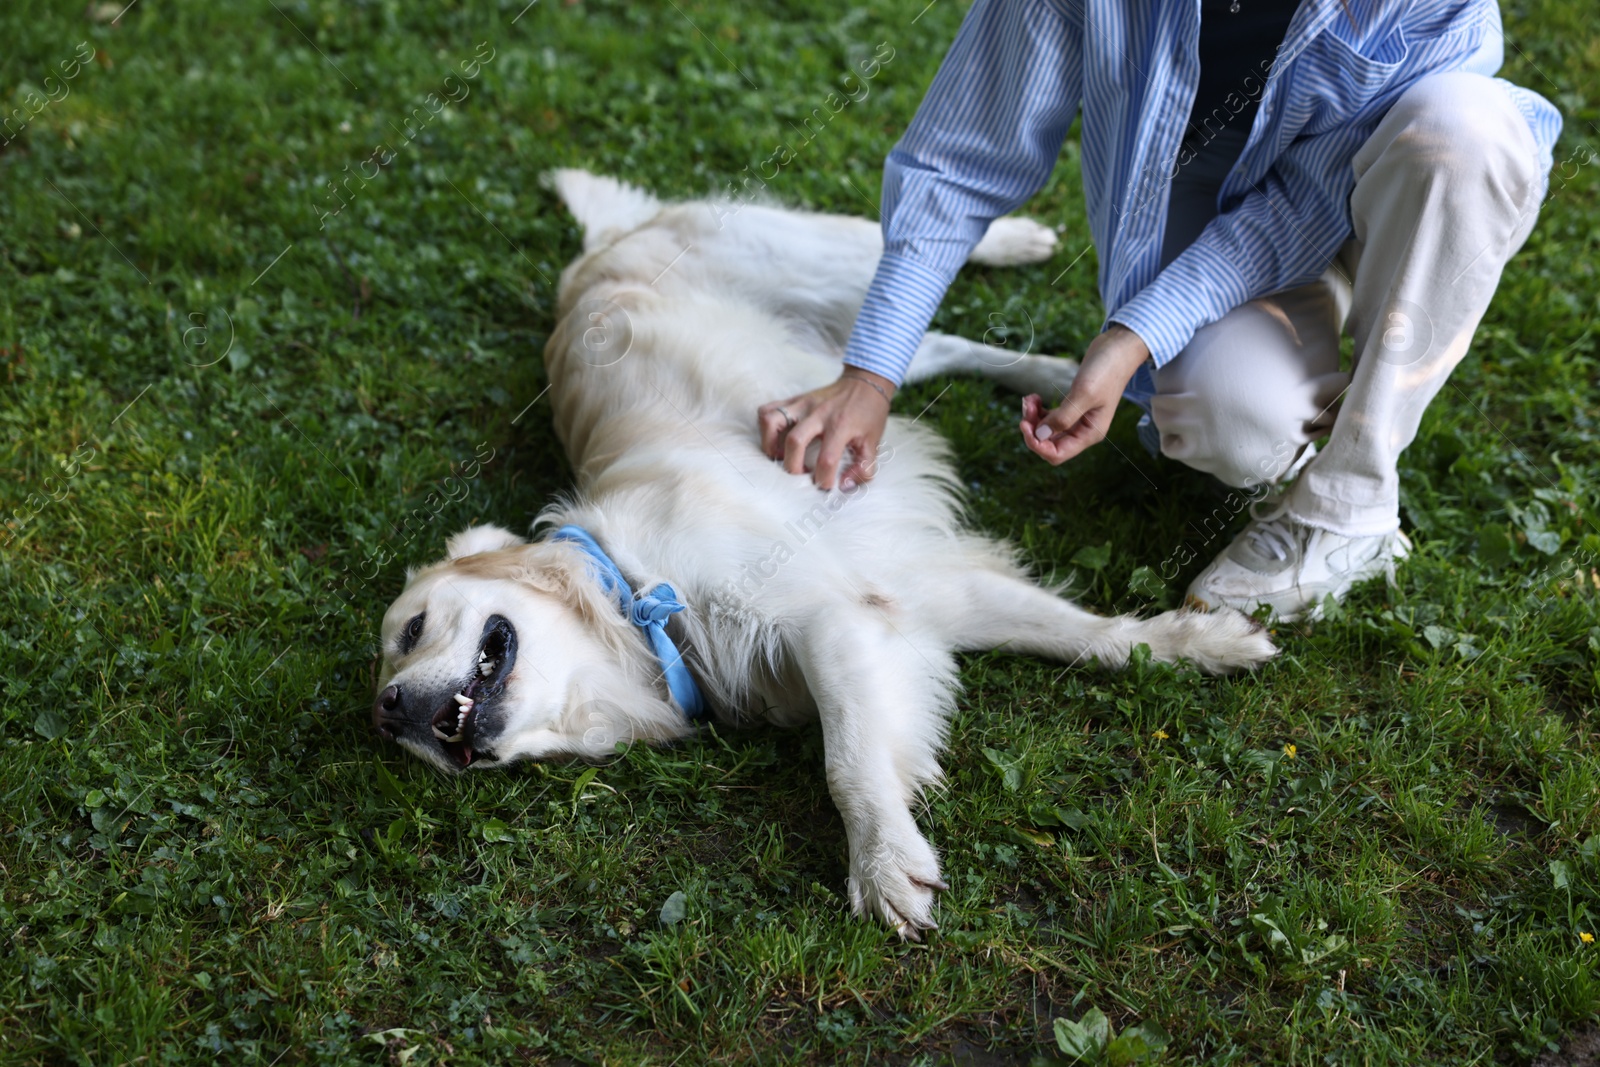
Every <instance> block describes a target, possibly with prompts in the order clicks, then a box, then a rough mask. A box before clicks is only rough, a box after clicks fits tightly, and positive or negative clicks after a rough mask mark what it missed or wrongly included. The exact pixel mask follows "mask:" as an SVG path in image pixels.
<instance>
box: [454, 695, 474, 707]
mask: <svg viewBox="0 0 1600 1067" xmlns="http://www.w3.org/2000/svg"><path fill="white" fill-rule="evenodd" d="M456 703H457V704H460V705H461V706H462V707H464V708H470V707H472V698H471V697H468V696H462V695H461V694H460V693H457V694H456Z"/></svg>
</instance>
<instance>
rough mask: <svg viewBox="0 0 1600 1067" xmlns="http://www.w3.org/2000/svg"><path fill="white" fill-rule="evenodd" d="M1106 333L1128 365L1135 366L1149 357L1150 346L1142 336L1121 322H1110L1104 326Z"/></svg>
mask: <svg viewBox="0 0 1600 1067" xmlns="http://www.w3.org/2000/svg"><path fill="white" fill-rule="evenodd" d="M1106 334H1107V335H1108V336H1107V340H1108V341H1111V342H1112V343H1114V344H1115V345H1116V346H1117V348H1118V350H1119V352H1120V353H1121V354H1122V355H1123V356H1124V358H1125V360H1126V361H1127V362H1128V363H1129V364H1130V365H1132V366H1134V367H1137V366H1138V365H1139V364H1141V363H1143V362H1144V361H1145V360H1147V359H1149V358H1150V346H1149V345H1147V344H1145V343H1144V338H1143V337H1140V336H1139V335H1138V334H1136V333H1134V332H1133V330H1131V329H1129V328H1128V327H1126V326H1124V325H1123V324H1122V323H1120V322H1113V323H1111V324H1110V325H1109V326H1107V327H1106Z"/></svg>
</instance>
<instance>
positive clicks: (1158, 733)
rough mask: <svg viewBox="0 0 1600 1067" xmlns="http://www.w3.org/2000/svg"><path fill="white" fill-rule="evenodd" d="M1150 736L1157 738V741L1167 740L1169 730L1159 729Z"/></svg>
mask: <svg viewBox="0 0 1600 1067" xmlns="http://www.w3.org/2000/svg"><path fill="white" fill-rule="evenodd" d="M1150 736H1151V737H1153V738H1155V739H1156V740H1157V741H1165V740H1166V739H1167V732H1166V731H1165V730H1157V731H1156V732H1155V733H1153V734H1151V735H1150Z"/></svg>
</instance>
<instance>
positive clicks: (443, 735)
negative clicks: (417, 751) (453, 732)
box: [433, 726, 450, 741]
mask: <svg viewBox="0 0 1600 1067" xmlns="http://www.w3.org/2000/svg"><path fill="white" fill-rule="evenodd" d="M433 736H434V737H437V738H438V739H439V740H441V741H449V740H450V735H449V734H447V733H445V732H444V731H443V730H441V729H439V728H438V727H437V726H435V727H434V728H433Z"/></svg>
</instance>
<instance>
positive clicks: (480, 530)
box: [444, 526, 527, 559]
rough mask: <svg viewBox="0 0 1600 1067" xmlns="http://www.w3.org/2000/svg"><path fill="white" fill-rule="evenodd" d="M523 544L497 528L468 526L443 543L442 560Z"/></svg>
mask: <svg viewBox="0 0 1600 1067" xmlns="http://www.w3.org/2000/svg"><path fill="white" fill-rule="evenodd" d="M523 544H527V542H526V541H525V540H523V539H522V538H520V537H518V536H517V535H516V534H514V533H512V532H511V531H510V530H506V529H503V528H501V527H499V526H469V527H467V528H466V529H465V530H462V531H461V532H460V533H458V534H456V535H454V536H453V537H451V538H450V540H448V541H446V542H445V543H444V558H445V559H460V558H461V557H462V556H476V555H477V554H478V553H479V552H496V551H498V550H500V549H502V548H510V547H511V546H512V545H523Z"/></svg>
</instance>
